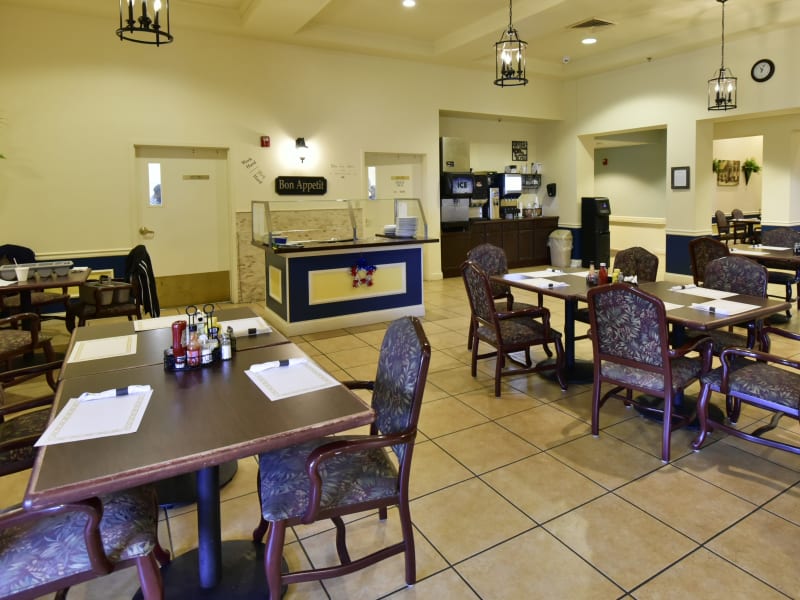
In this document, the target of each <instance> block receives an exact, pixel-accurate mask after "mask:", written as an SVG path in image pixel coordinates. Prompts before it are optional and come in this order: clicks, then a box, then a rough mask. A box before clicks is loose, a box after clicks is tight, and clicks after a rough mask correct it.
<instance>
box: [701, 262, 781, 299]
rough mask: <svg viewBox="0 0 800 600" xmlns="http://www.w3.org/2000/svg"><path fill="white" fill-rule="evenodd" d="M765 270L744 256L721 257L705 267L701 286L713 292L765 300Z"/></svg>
mask: <svg viewBox="0 0 800 600" xmlns="http://www.w3.org/2000/svg"><path fill="white" fill-rule="evenodd" d="M768 281H769V275H768V273H767V268H766V267H765V266H763V265H760V264H758V263H757V262H755V261H754V260H750V259H749V258H745V257H744V256H723V257H722V258H717V259H716V260H712V261H711V262H710V263H708V265H707V266H706V273H705V278H704V279H703V285H704V286H705V287H707V288H711V289H714V290H723V291H725V292H733V293H735V294H747V295H749V296H759V297H762V298H766V296H767V283H768Z"/></svg>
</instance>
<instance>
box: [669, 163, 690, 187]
mask: <svg viewBox="0 0 800 600" xmlns="http://www.w3.org/2000/svg"><path fill="white" fill-rule="evenodd" d="M672 189H673V190H688V189H689V167H672Z"/></svg>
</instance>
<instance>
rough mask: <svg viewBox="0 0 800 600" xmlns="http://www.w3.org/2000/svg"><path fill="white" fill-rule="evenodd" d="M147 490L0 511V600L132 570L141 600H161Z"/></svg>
mask: <svg viewBox="0 0 800 600" xmlns="http://www.w3.org/2000/svg"><path fill="white" fill-rule="evenodd" d="M157 528H158V507H157V506H156V495H155V492H154V491H153V490H152V488H149V487H145V488H136V489H133V490H128V491H125V492H121V493H117V494H113V495H109V496H105V497H102V498H91V499H89V500H86V501H83V502H76V503H74V504H65V505H59V506H53V507H49V508H43V509H36V510H25V509H22V508H21V507H13V508H10V509H6V510H3V511H0V572H2V573H3V576H2V577H0V598H5V599H15V600H17V599H20V600H21V599H28V598H30V599H32V598H38V597H40V596H42V595H44V594H48V593H51V592H54V591H57V590H61V592H59V595H58V597H61V598H63V597H65V595H66V590H65V588H68V587H69V586H71V585H75V584H76V583H81V582H83V581H88V580H90V579H94V578H96V577H100V576H102V575H106V574H108V573H111V572H113V571H117V570H119V569H121V568H123V567H127V566H130V565H134V564H135V565H136V567H137V569H138V571H139V581H140V583H141V586H142V593H143V596H144V598H146V599H153V600H160V599H161V598H163V597H164V592H163V587H162V581H161V573H160V571H159V568H158V564H157V561H158V562H160V563H161V564H166V563H167V562H169V553H168V552H166V551H165V550H164V549H163V548H161V546H160V545H159V543H158V537H157Z"/></svg>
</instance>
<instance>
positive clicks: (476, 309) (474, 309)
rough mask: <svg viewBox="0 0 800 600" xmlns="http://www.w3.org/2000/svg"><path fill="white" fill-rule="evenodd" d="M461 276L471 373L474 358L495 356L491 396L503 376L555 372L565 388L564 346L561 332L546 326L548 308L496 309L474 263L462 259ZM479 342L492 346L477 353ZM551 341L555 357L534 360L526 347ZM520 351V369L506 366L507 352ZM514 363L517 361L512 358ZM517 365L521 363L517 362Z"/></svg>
mask: <svg viewBox="0 0 800 600" xmlns="http://www.w3.org/2000/svg"><path fill="white" fill-rule="evenodd" d="M461 275H462V277H463V279H464V287H465V288H466V290H467V297H468V298H469V305H470V311H471V319H472V322H473V323H474V328H473V332H472V376H473V377H475V376H477V372H478V360H480V359H483V358H492V357H496V361H495V371H494V395H495V396H500V379H501V377H503V376H505V375H523V374H526V373H540V372H544V371H553V370H554V371H555V373H556V377H557V379H558V382H559V384H560V385H561V389H562V390H565V389H567V384H566V380H565V378H564V348H563V345H562V342H561V333H560V332H558V331H556V330H554V329H552V328H551V327H550V311H549V310H548V309H547V308H545V307H544V306H531V307H528V308H524V309H514V310H511V311H508V310H506V311H498V310H497V305H496V304H495V303H494V298H493V297H492V287H491V282H490V281H489V277H488V276H487V275H486V273H485V272H484V271H483V270H482V269H481V268H480V267H479V266H478V265H477V264H475V263H474V262H472V261H469V260H468V261H465V262H464V263H462V265H461ZM481 342H483V343H485V344H487V345H488V346H490V347H492V348H494V350H493V351H491V352H486V353H484V354H480V352H479V345H480V343H481ZM549 343H552V344H554V345H555V348H556V360H555V362H553V361H547V362H542V363H534V362H533V361H532V360H531V354H530V350H531V347H533V346H545V345H546V344H549ZM515 352H524V354H525V363H524V364H522V365H521V366H522V368H517V369H508V370H507V369H506V368H505V366H506V359H507V355H509V354H511V353H515ZM512 362H515V363H516V362H517V361H512ZM520 364H521V363H520Z"/></svg>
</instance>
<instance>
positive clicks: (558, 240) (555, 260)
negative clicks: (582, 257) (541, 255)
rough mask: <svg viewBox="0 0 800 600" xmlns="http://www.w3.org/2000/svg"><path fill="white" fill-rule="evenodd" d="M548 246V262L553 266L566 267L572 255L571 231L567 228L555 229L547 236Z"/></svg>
mask: <svg viewBox="0 0 800 600" xmlns="http://www.w3.org/2000/svg"><path fill="white" fill-rule="evenodd" d="M547 245H548V247H549V248H550V264H552V265H553V266H554V267H568V266H569V264H570V258H571V256H572V232H571V231H570V230H569V229H555V230H553V231H551V232H550V236H549V237H548V238H547Z"/></svg>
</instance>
